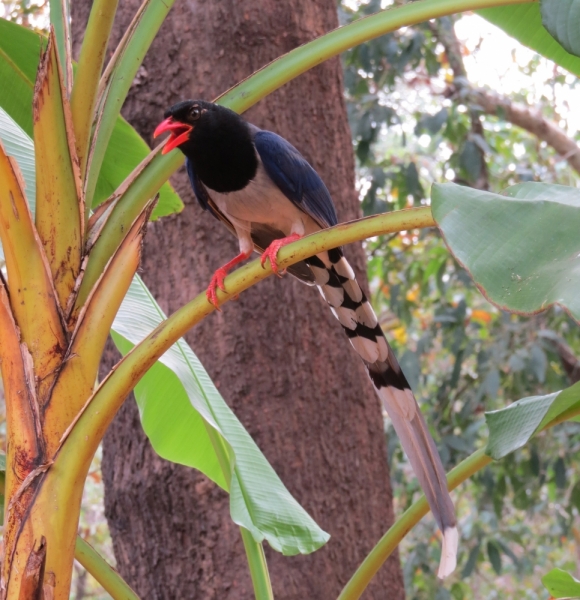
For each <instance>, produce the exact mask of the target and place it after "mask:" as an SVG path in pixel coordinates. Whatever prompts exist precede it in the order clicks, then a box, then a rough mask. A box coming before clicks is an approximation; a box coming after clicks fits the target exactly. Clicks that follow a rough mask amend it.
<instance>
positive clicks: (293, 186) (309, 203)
mask: <svg viewBox="0 0 580 600" xmlns="http://www.w3.org/2000/svg"><path fill="white" fill-rule="evenodd" d="M254 144H255V146H256V150H257V151H258V154H259V155H260V158H261V160H262V164H263V165H264V168H265V169H266V173H268V175H269V177H270V179H272V181H273V182H274V183H275V184H276V185H277V186H278V187H279V188H280V190H282V193H283V194H284V195H285V196H286V197H287V198H288V199H289V200H291V201H292V202H293V203H294V204H295V205H296V206H297V207H298V208H299V209H300V210H303V211H304V212H305V213H307V214H308V215H310V216H311V217H312V218H313V219H314V220H315V221H317V222H318V223H319V224H320V225H321V226H322V227H332V226H333V225H336V224H337V223H338V219H337V217H336V210H335V208H334V203H333V202H332V198H331V197H330V193H329V192H328V190H327V189H326V186H325V185H324V182H323V181H322V179H320V176H319V175H318V173H317V172H316V171H315V170H314V169H313V168H312V167H311V166H310V165H309V164H308V162H307V161H306V159H305V158H304V157H303V156H302V154H300V152H298V150H296V148H294V146H293V145H292V144H291V143H290V142H288V141H286V140H285V139H284V138H283V137H280V136H279V135H276V134H275V133H272V132H271V131H258V132H256V134H255V135H254Z"/></svg>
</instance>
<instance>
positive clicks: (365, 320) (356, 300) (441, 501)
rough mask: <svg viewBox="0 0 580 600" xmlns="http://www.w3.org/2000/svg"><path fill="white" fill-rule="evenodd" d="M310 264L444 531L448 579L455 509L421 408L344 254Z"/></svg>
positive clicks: (334, 252)
mask: <svg viewBox="0 0 580 600" xmlns="http://www.w3.org/2000/svg"><path fill="white" fill-rule="evenodd" d="M305 262H306V263H307V264H308V266H309V267H310V268H311V270H312V272H313V273H314V278H315V283H316V285H317V286H318V288H319V290H320V293H321V294H322V296H323V297H324V299H325V300H326V301H327V302H328V304H329V305H330V308H331V310H332V312H333V314H334V316H335V317H336V318H337V319H338V320H339V321H340V324H341V325H342V327H343V329H344V331H345V333H346V335H347V336H348V339H349V340H350V343H351V344H352V345H353V347H354V349H355V350H356V351H357V353H358V355H359V356H360V357H361V359H362V360H363V362H364V363H365V365H366V367H367V369H368V372H369V376H370V378H371V380H372V382H373V384H374V386H375V389H376V390H377V393H378V395H379V396H380V398H381V400H382V401H383V403H384V406H385V408H386V410H387V412H388V413H389V417H390V418H391V420H392V422H393V426H394V427H395V431H396V432H397V435H398V436H399V439H400V440H401V445H402V446H403V449H404V450H405V453H406V454H407V456H408V458H409V461H410V462H411V466H412V467H413V470H414V472H415V474H416V476H417V478H418V480H419V483H420V484H421V487H422V488H423V491H424V493H425V496H426V497H427V501H428V502H429V506H430V507H431V511H432V512H433V515H434V517H435V520H436V521H437V524H438V525H439V528H440V529H441V531H442V532H443V546H442V551H441V562H440V564H439V572H438V575H439V577H446V576H447V575H449V574H450V573H451V572H452V571H453V570H454V569H455V566H456V557H457V544H458V534H457V528H456V520H455V509H454V507H453V503H452V501H451V498H450V496H449V492H448V491H447V481H446V478H445V471H444V470H443V465H442V464H441V459H440V457H439V453H438V452H437V448H436V447H435V442H434V441H433V438H432V437H431V434H430V433H429V429H428V428H427V425H426V423H425V419H424V418H423V415H422V413H421V409H420V408H419V405H418V404H417V401H416V400H415V397H414V395H413V392H412V391H411V388H410V386H409V383H408V382H407V379H406V378H405V375H404V374H403V372H402V370H401V367H400V366H399V363H398V362H397V359H396V357H395V354H394V352H393V350H392V349H391V347H390V346H389V344H388V342H387V340H386V338H385V336H384V334H383V331H382V329H381V326H380V325H379V323H378V320H377V316H376V315H375V312H374V310H373V308H372V306H371V305H370V303H369V301H368V300H367V298H366V296H365V294H364V292H363V291H362V290H361V288H360V286H359V284H358V283H357V281H356V278H355V275H354V272H353V270H352V267H351V266H350V265H349V264H348V262H347V260H346V258H345V257H344V256H343V254H342V250H340V249H334V250H330V251H329V252H324V253H321V254H318V255H317V256H313V257H312V258H309V259H308V260H306V261H305Z"/></svg>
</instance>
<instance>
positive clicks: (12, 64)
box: [0, 19, 183, 219]
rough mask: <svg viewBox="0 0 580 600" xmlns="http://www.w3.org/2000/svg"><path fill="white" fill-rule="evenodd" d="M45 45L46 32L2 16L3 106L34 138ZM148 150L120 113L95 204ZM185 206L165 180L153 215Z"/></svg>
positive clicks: (0, 95)
mask: <svg viewBox="0 0 580 600" xmlns="http://www.w3.org/2000/svg"><path fill="white" fill-rule="evenodd" d="M45 45H46V38H44V37H43V36H40V35H39V34H36V33H33V32H32V31H30V30H28V29H26V28H25V27H22V26H20V25H17V24H16V23H11V22H9V21H6V20H5V19H0V82H1V84H0V109H4V111H6V113H8V115H10V117H11V118H12V119H13V120H14V121H15V122H16V123H17V124H18V125H19V126H20V127H21V128H22V129H23V130H24V131H25V132H26V133H27V135H28V136H29V137H30V138H32V137H33V132H32V92H33V90H34V81H35V79H36V69H37V67H38V62H39V58H40V51H41V48H42V47H43V46H45ZM147 154H149V148H148V146H147V144H146V143H145V142H144V141H143V139H142V138H141V137H140V136H139V134H138V133H137V132H136V131H135V130H134V129H133V128H132V127H131V126H130V125H129V124H128V123H127V122H126V121H125V120H124V119H123V118H122V117H118V118H117V120H116V122H115V126H114V128H113V133H112V135H111V139H110V142H109V145H108V146H107V150H106V153H105V158H104V160H103V166H102V169H101V172H100V174H99V179H98V182H97V192H96V195H95V202H94V203H93V206H94V205H96V204H99V203H100V202H102V201H103V200H105V199H106V198H108V196H109V195H110V194H111V193H112V192H114V191H115V190H116V189H117V187H118V186H119V185H120V184H121V183H122V182H123V180H124V179H125V178H126V177H127V176H128V175H129V173H131V171H132V170H133V169H134V168H135V167H136V166H137V165H138V164H139V163H140V162H141V161H142V160H143V159H144V158H145V157H146V156H147ZM32 189H34V188H32ZM182 208H183V203H182V202H181V200H180V198H179V196H178V195H177V194H176V193H175V191H174V190H173V188H172V187H171V185H170V184H169V183H165V184H164V185H163V186H162V187H161V189H160V190H159V201H158V203H157V206H156V207H155V211H154V212H153V218H154V219H155V218H157V217H161V216H164V215H169V214H172V213H174V212H179V211H180V210H182Z"/></svg>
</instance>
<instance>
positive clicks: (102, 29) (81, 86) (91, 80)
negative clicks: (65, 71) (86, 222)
mask: <svg viewBox="0 0 580 600" xmlns="http://www.w3.org/2000/svg"><path fill="white" fill-rule="evenodd" d="M117 4H118V0H95V2H94V3H93V6H92V8H91V14H90V17H89V22H88V24H87V29H86V31H85V36H84V39H83V45H82V48H81V54H80V57H79V63H78V66H77V70H76V73H75V81H74V84H73V89H72V95H71V112H72V118H73V124H74V130H75V138H76V144H77V154H78V157H79V162H80V167H81V176H82V178H83V179H84V177H85V170H86V166H87V154H88V146H89V137H90V133H91V123H92V120H93V111H94V108H95V104H96V98H97V89H98V87H99V79H100V77H101V71H102V69H103V63H104V60H105V53H106V51H107V44H108V41H109V36H110V34H111V28H112V26H113V19H114V18H115V13H116V12H117ZM89 208H90V207H88V206H87V208H86V210H87V211H88V210H89ZM87 216H88V214H87Z"/></svg>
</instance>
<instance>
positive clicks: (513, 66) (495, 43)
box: [455, 15, 580, 135]
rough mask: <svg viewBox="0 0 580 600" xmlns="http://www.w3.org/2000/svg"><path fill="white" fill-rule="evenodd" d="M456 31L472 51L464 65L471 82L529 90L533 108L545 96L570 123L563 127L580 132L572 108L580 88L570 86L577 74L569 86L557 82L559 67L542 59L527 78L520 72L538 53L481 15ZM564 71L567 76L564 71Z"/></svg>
mask: <svg viewBox="0 0 580 600" xmlns="http://www.w3.org/2000/svg"><path fill="white" fill-rule="evenodd" d="M455 31H456V33H457V37H458V38H459V39H460V40H461V42H463V43H464V44H465V46H466V48H467V50H468V51H469V55H468V56H464V63H465V68H466V69H467V72H468V75H469V80H470V82H471V83H473V84H478V85H482V86H486V87H488V88H490V89H492V90H497V91H498V92H499V93H501V94H504V95H510V94H513V93H516V92H523V91H527V102H528V104H529V105H531V106H533V105H534V104H536V102H537V101H538V100H539V98H541V96H542V95H544V96H546V97H547V98H549V99H550V100H551V101H552V103H553V105H555V106H556V108H557V109H558V113H559V114H560V115H561V116H562V117H563V119H565V120H566V121H567V123H565V122H561V123H560V126H562V127H564V128H567V129H568V131H569V133H570V134H572V135H573V134H575V133H576V132H577V131H578V129H580V113H579V112H578V111H577V110H576V111H572V110H571V108H570V107H571V106H578V105H579V103H580V86H577V87H576V88H570V87H569V86H570V84H572V83H574V82H575V81H576V77H575V76H574V75H571V74H568V75H567V76H566V83H567V84H568V85H565V86H563V85H562V84H560V83H553V82H552V81H551V80H552V78H553V77H554V75H555V71H554V68H555V65H554V63H553V62H551V61H549V60H547V59H545V58H541V59H540V60H539V64H538V66H537V68H536V71H535V73H534V74H533V75H531V76H530V75H526V74H525V73H523V72H522V71H521V70H520V69H521V68H522V67H525V66H526V65H528V64H529V63H530V61H532V60H533V59H534V57H535V56H536V54H535V52H533V51H532V50H530V49H529V48H526V47H524V46H522V45H521V44H519V43H518V42H516V41H515V40H514V39H513V38H511V37H509V36H508V35H507V34H505V33H504V32H503V31H502V30H501V29H498V28H497V27H495V26H494V25H492V24H491V23H489V22H488V21H486V20H485V19H482V18H481V17H479V16H477V15H467V16H465V17H463V18H462V19H460V20H459V21H458V22H457V24H456V26H455ZM560 72H561V73H564V71H563V70H559V71H558V73H560ZM546 82H548V83H546ZM552 83H553V85H552Z"/></svg>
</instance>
